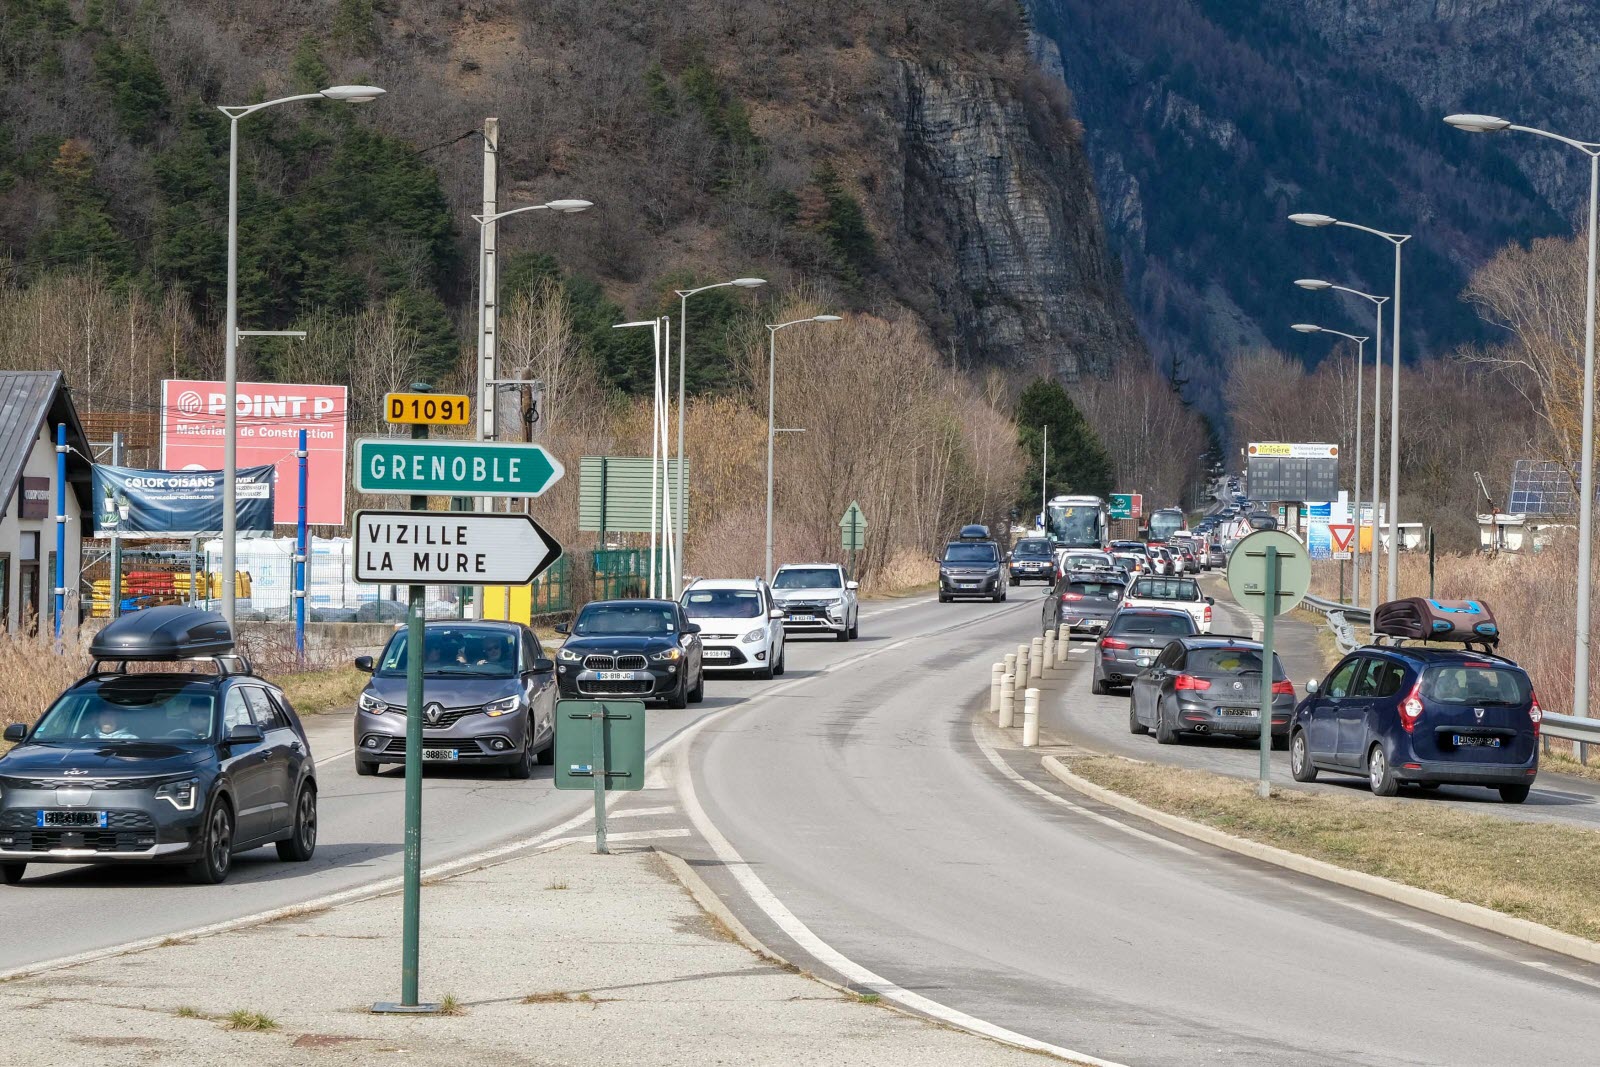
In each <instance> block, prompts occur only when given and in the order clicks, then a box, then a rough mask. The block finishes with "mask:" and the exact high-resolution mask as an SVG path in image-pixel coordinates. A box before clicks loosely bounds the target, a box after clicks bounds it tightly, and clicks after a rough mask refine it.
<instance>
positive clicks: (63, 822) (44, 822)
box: [34, 811, 106, 830]
mask: <svg viewBox="0 0 1600 1067" xmlns="http://www.w3.org/2000/svg"><path fill="white" fill-rule="evenodd" d="M34 825H36V826H41V827H44V826H81V827H89V828H94V829H99V830H103V829H105V827H106V813H105V812H103V811H41V812H39V813H38V819H37V821H36V822H35V824H34Z"/></svg>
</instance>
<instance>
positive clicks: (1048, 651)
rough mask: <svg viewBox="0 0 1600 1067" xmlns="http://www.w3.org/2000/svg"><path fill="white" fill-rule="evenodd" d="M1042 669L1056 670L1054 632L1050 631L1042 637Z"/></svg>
mask: <svg viewBox="0 0 1600 1067" xmlns="http://www.w3.org/2000/svg"><path fill="white" fill-rule="evenodd" d="M1044 669H1045V670H1047V671H1053V670H1055V669H1056V632H1055V631H1054V630H1051V631H1050V632H1049V633H1047V634H1045V635H1044Z"/></svg>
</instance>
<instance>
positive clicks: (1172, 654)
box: [1139, 641, 1184, 726]
mask: <svg viewBox="0 0 1600 1067" xmlns="http://www.w3.org/2000/svg"><path fill="white" fill-rule="evenodd" d="M1183 659H1184V647H1183V645H1182V643H1181V642H1178V641H1171V642H1168V644H1167V647H1166V648H1163V649H1162V650H1161V654H1160V655H1159V656H1157V657H1156V661H1155V663H1153V664H1151V665H1150V667H1149V668H1148V669H1147V670H1146V671H1145V672H1144V673H1143V674H1141V675H1139V677H1140V678H1141V679H1143V680H1144V682H1145V691H1144V706H1145V717H1146V719H1147V721H1148V722H1149V724H1150V725H1151V726H1155V725H1156V723H1157V722H1159V721H1160V718H1161V702H1162V700H1163V699H1165V697H1166V695H1167V693H1168V692H1169V691H1170V690H1171V688H1172V680H1173V679H1174V678H1176V677H1177V676H1178V674H1179V673H1180V672H1181V671H1182V669H1183Z"/></svg>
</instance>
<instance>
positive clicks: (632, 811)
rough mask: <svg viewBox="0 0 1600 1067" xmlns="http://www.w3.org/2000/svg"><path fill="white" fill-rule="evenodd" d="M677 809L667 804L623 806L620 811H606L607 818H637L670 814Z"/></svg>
mask: <svg viewBox="0 0 1600 1067" xmlns="http://www.w3.org/2000/svg"><path fill="white" fill-rule="evenodd" d="M677 810H678V809H677V808H675V807H673V806H672V805H671V804H668V805H667V806H666V807H664V808H624V809H622V810H621V811H608V812H607V813H606V817H607V818H608V819H638V818H641V817H643V816H646V815H671V814H672V813H673V812H675V811H677Z"/></svg>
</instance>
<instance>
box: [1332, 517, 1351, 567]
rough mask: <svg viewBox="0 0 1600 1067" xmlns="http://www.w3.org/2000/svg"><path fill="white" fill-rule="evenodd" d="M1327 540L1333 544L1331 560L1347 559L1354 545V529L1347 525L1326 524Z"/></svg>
mask: <svg viewBox="0 0 1600 1067" xmlns="http://www.w3.org/2000/svg"><path fill="white" fill-rule="evenodd" d="M1328 538H1329V540H1331V541H1332V542H1333V558H1334V559H1349V558H1350V556H1351V546H1352V545H1354V544H1355V540H1356V528H1355V527H1354V526H1352V525H1350V524H1349V523H1332V522H1330V523H1329V524H1328Z"/></svg>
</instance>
